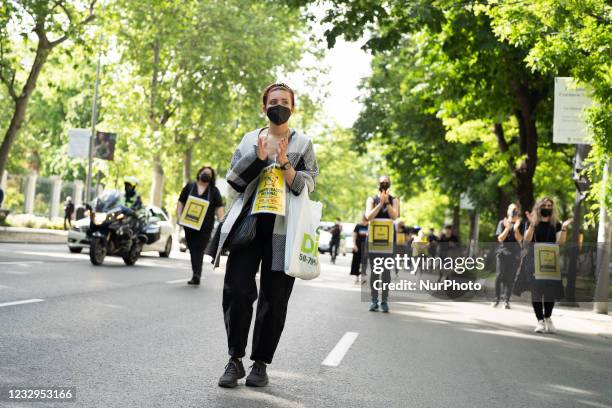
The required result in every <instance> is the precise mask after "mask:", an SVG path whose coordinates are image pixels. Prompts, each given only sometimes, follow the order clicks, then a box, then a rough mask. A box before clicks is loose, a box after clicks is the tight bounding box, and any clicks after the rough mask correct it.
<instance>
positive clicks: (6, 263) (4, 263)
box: [0, 261, 43, 266]
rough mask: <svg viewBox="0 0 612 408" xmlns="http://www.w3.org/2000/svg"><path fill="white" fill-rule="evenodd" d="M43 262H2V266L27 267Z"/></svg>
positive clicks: (0, 263)
mask: <svg viewBox="0 0 612 408" xmlns="http://www.w3.org/2000/svg"><path fill="white" fill-rule="evenodd" d="M41 263H43V262H42V261H3V262H0V265H20V266H27V265H28V264H41Z"/></svg>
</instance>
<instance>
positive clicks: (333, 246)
mask: <svg viewBox="0 0 612 408" xmlns="http://www.w3.org/2000/svg"><path fill="white" fill-rule="evenodd" d="M338 249H340V239H339V238H338V239H336V238H332V239H331V241H329V253H330V254H331V257H332V260H335V259H336V257H337V256H338Z"/></svg>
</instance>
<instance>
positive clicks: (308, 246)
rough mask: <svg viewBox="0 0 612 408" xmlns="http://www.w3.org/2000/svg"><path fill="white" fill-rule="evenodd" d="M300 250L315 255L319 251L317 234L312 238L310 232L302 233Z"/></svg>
mask: <svg viewBox="0 0 612 408" xmlns="http://www.w3.org/2000/svg"><path fill="white" fill-rule="evenodd" d="M300 250H301V251H302V252H303V253H305V254H312V255H313V256H315V257H316V256H317V254H318V253H319V236H318V235H317V238H316V239H313V238H312V236H311V235H310V234H304V238H303V239H302V247H301V248H300Z"/></svg>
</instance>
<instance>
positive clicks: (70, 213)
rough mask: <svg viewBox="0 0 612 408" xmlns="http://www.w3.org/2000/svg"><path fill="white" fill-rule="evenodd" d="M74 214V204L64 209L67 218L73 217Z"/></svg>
mask: <svg viewBox="0 0 612 408" xmlns="http://www.w3.org/2000/svg"><path fill="white" fill-rule="evenodd" d="M73 212H74V204H73V203H68V204H66V206H65V207H64V214H65V215H66V216H69V215H72V213H73Z"/></svg>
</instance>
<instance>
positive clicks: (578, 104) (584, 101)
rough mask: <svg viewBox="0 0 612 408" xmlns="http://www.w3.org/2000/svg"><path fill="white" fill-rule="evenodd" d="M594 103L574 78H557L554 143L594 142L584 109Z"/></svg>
mask: <svg viewBox="0 0 612 408" xmlns="http://www.w3.org/2000/svg"><path fill="white" fill-rule="evenodd" d="M592 105H593V100H592V99H591V98H589V97H588V96H587V95H586V91H585V89H584V88H582V87H578V86H576V85H575V81H574V79H573V78H568V77H557V78H555V108H554V116H553V143H566V144H592V143H593V142H592V140H591V139H590V138H589V136H588V134H587V126H586V121H585V116H584V109H585V108H588V107H590V106H592Z"/></svg>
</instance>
